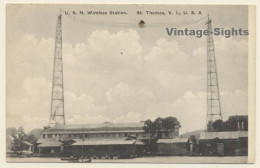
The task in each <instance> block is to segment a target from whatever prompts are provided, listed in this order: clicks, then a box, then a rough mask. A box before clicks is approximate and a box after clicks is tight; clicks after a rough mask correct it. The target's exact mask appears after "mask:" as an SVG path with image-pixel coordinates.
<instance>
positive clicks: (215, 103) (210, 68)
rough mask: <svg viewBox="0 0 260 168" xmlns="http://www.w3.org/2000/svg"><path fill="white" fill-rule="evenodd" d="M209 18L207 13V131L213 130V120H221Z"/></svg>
mask: <svg viewBox="0 0 260 168" xmlns="http://www.w3.org/2000/svg"><path fill="white" fill-rule="evenodd" d="M211 21H212V20H211V19H210V18H209V15H208V21H207V22H206V25H207V30H208V32H209V35H208V36H207V119H206V125H207V131H214V128H213V122H214V121H216V120H222V113H221V105H220V96H219V86H218V73H217V63H216V58H215V47H214V39H213V31H212V25H211Z"/></svg>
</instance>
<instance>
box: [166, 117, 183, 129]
mask: <svg viewBox="0 0 260 168" xmlns="http://www.w3.org/2000/svg"><path fill="white" fill-rule="evenodd" d="M162 124H163V128H164V129H166V130H174V129H176V128H180V127H181V125H180V122H179V121H178V120H177V118H176V117H166V118H165V119H164V120H163V123H162Z"/></svg>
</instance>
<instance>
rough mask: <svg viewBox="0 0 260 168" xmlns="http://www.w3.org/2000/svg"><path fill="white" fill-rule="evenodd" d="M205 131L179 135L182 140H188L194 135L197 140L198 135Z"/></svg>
mask: <svg viewBox="0 0 260 168" xmlns="http://www.w3.org/2000/svg"><path fill="white" fill-rule="evenodd" d="M204 131H205V130H196V131H191V132H187V133H185V134H182V135H180V136H181V137H182V138H189V137H190V136H191V135H194V136H195V138H196V139H199V137H200V133H201V132H204Z"/></svg>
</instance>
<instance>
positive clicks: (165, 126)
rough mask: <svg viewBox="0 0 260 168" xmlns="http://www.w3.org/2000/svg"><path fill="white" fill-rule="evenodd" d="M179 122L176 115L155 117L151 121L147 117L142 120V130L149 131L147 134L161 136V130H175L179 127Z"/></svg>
mask: <svg viewBox="0 0 260 168" xmlns="http://www.w3.org/2000/svg"><path fill="white" fill-rule="evenodd" d="M180 127H181V125H180V122H179V121H178V120H177V118H176V117H166V118H161V117H158V118H156V119H155V120H154V121H153V122H152V121H151V120H150V119H149V120H146V121H145V122H144V127H143V129H144V131H145V132H146V133H149V136H155V135H156V138H160V137H161V133H162V131H166V132H167V131H169V130H175V129H178V128H180Z"/></svg>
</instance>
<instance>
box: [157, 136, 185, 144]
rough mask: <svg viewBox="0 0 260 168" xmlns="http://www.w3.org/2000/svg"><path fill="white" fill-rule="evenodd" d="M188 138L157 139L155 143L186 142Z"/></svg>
mask: <svg viewBox="0 0 260 168" xmlns="http://www.w3.org/2000/svg"><path fill="white" fill-rule="evenodd" d="M188 140H189V138H178V137H176V138H174V139H159V140H158V141H157V143H167V144H170V143H186V142H188Z"/></svg>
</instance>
